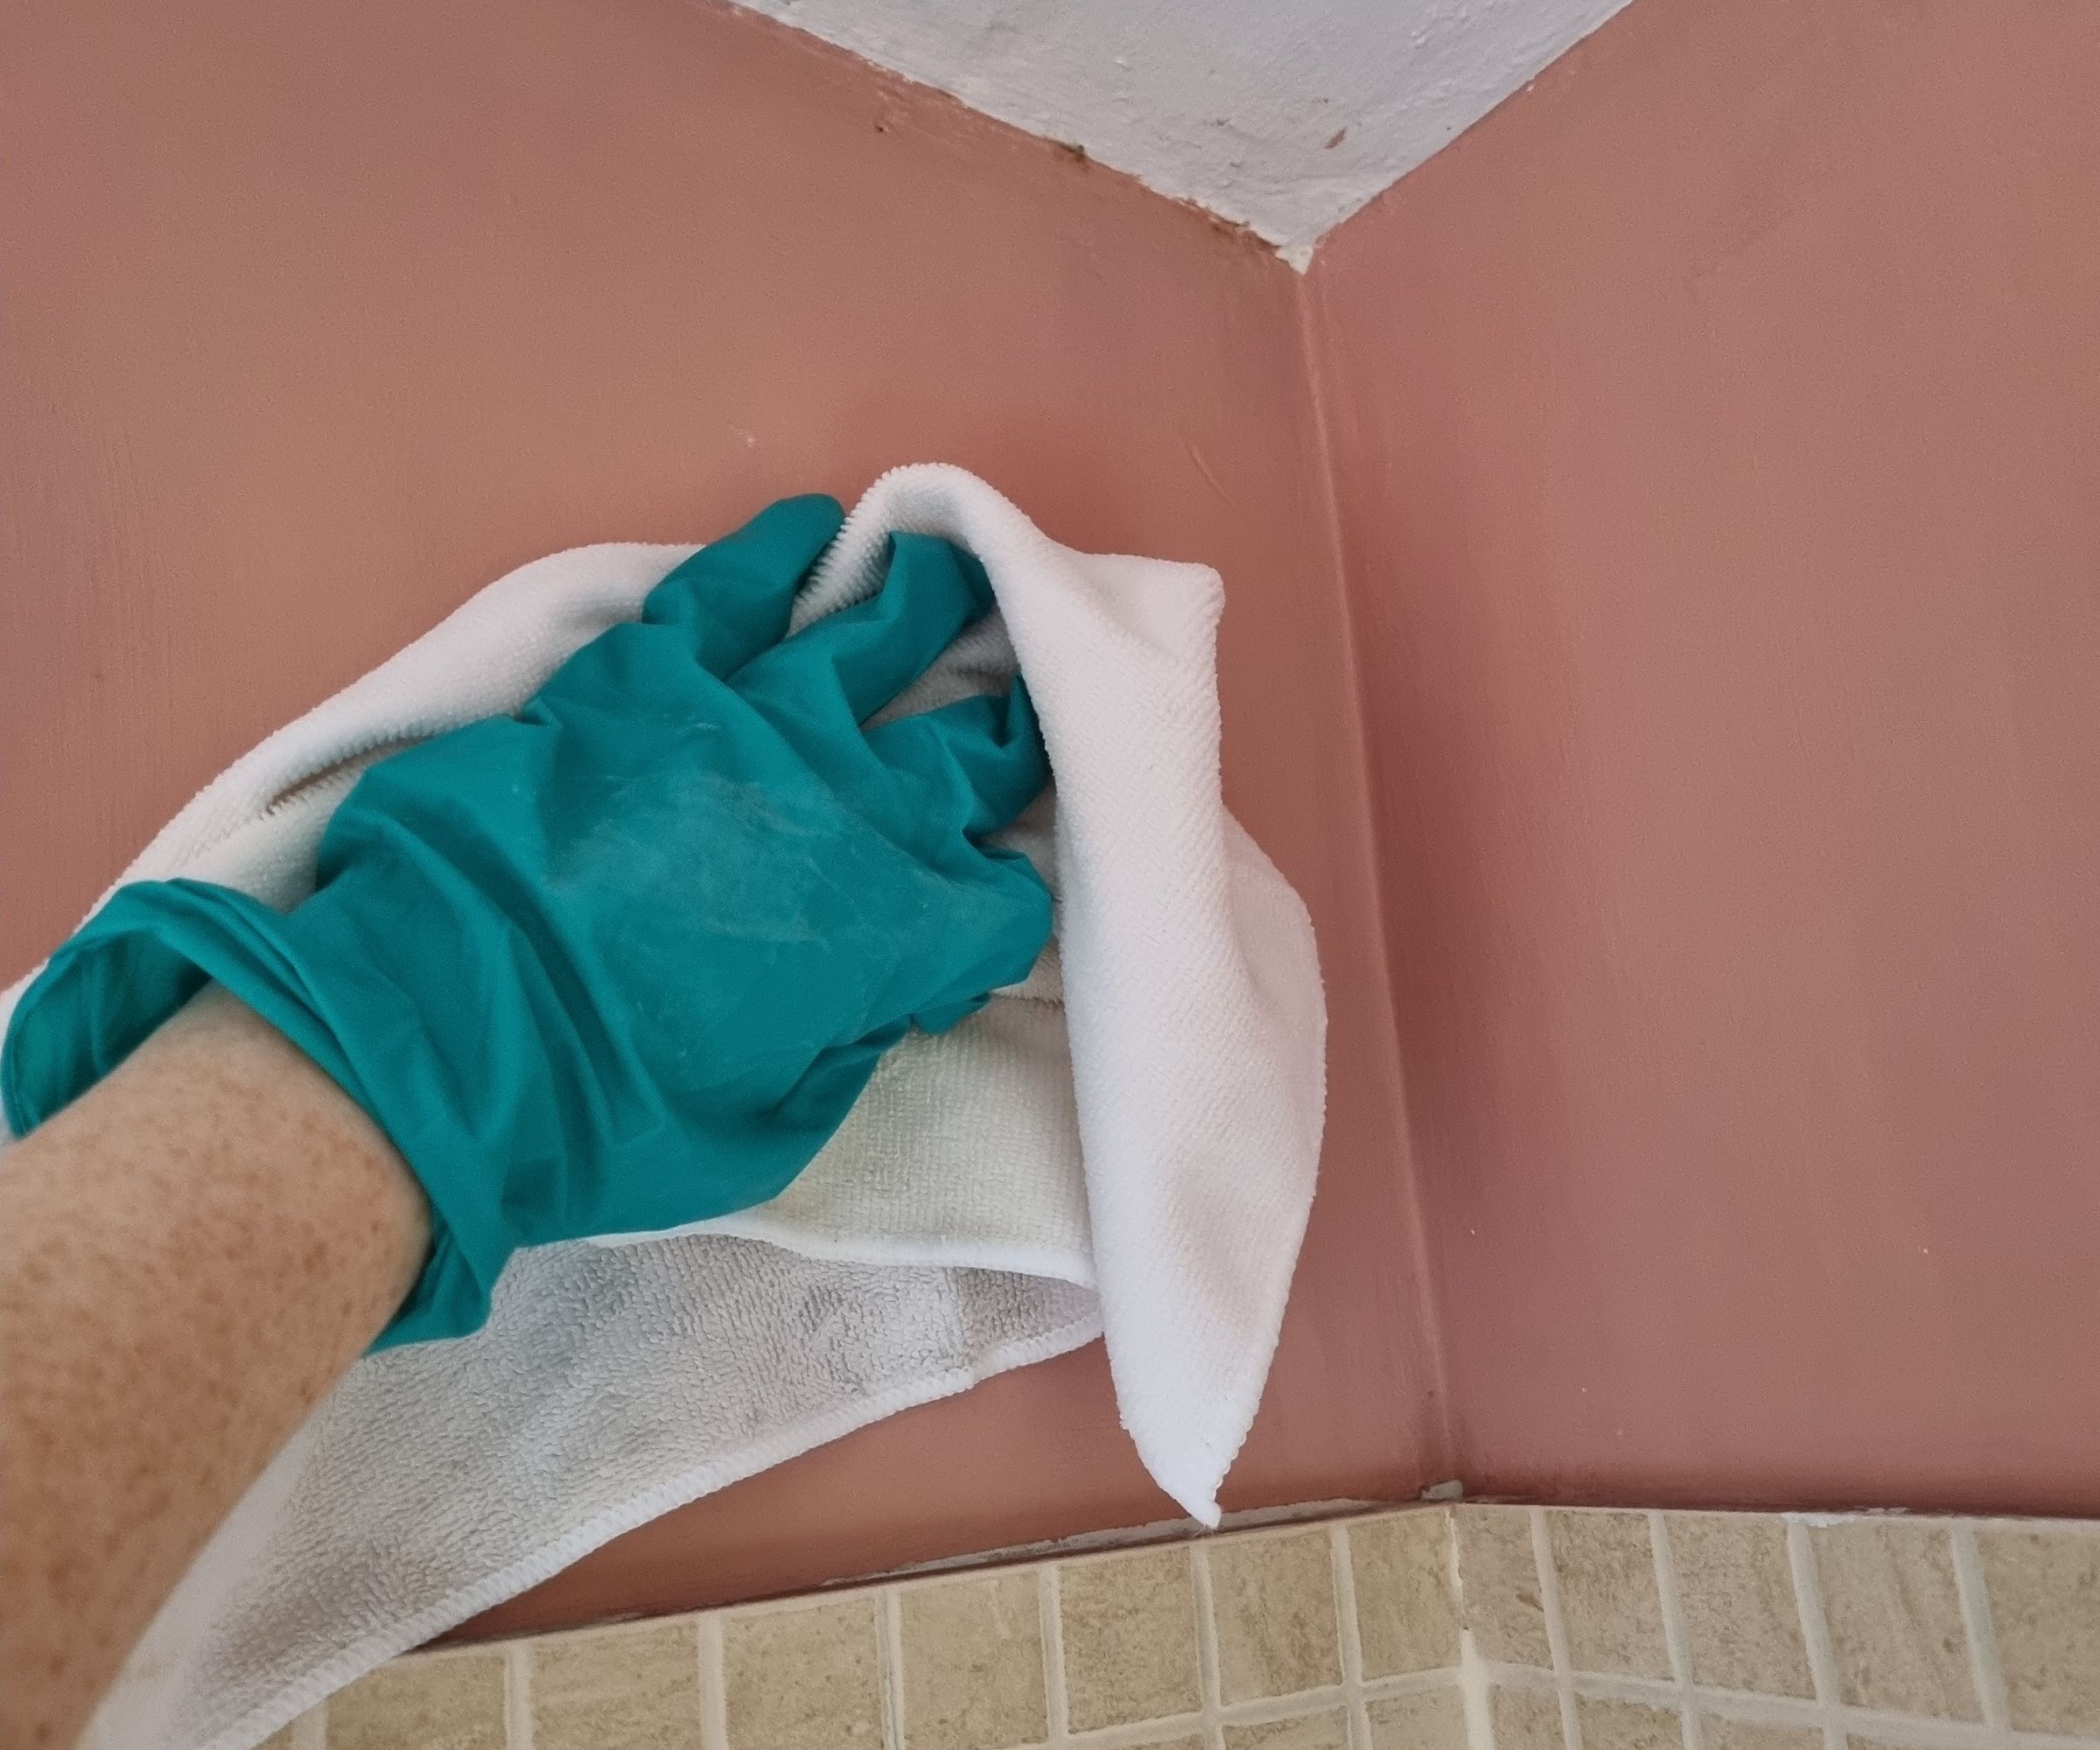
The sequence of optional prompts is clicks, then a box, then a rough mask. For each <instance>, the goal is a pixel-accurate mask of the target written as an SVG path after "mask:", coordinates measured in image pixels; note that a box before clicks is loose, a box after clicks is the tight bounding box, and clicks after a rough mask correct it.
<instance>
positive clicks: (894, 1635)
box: [875, 1586, 905, 1750]
mask: <svg viewBox="0 0 2100 1750" xmlns="http://www.w3.org/2000/svg"><path fill="white" fill-rule="evenodd" d="M875 1630H876V1636H877V1644H876V1649H875V1650H876V1658H875V1665H876V1669H877V1670H879V1672H880V1673H881V1674H882V1739H883V1743H884V1745H885V1746H886V1750H905V1746H904V1607H903V1604H902V1603H901V1601H900V1600H899V1598H898V1595H897V1588H896V1587H895V1586H885V1587H883V1589H882V1590H881V1591H880V1592H879V1593H877V1594H876V1596H875Z"/></svg>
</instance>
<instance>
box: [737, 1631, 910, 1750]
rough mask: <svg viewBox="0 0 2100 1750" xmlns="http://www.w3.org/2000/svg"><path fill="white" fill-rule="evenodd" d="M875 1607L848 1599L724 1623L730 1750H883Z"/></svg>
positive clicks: (880, 1682)
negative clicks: (821, 1749)
mask: <svg viewBox="0 0 2100 1750" xmlns="http://www.w3.org/2000/svg"><path fill="white" fill-rule="evenodd" d="M875 1634H876V1630H875V1601H874V1600H872V1599H869V1598H851V1599H843V1600H840V1601H839V1602H838V1603H837V1604H823V1605H816V1606H813V1607H805V1608H802V1609H798V1610H771V1611H761V1612H753V1613H752V1614H744V1613H742V1612H732V1613H730V1614H727V1615H725V1617H724V1618H723V1621H722V1675H723V1686H724V1690H725V1705H726V1707H727V1711H728V1714H729V1742H730V1747H731V1750H808V1747H809V1746H812V1745H823V1746H826V1747H827V1750H843V1747H846V1746H851V1745H858V1746H862V1747H865V1750H874V1747H875V1746H877V1745H879V1744H880V1743H881V1742H882V1680H881V1676H880V1668H879V1664H878V1663H877V1655H876V1639H875Z"/></svg>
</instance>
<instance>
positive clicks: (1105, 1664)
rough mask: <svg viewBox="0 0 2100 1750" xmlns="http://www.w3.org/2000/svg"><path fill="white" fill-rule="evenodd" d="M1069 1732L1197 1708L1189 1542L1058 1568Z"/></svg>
mask: <svg viewBox="0 0 2100 1750" xmlns="http://www.w3.org/2000/svg"><path fill="white" fill-rule="evenodd" d="M1058 1587H1059V1591H1060V1593H1061V1600H1062V1602H1061V1607H1060V1616H1061V1628H1062V1629H1063V1631H1064V1642H1065V1696H1066V1699H1067V1701H1068V1704H1069V1708H1070V1712H1071V1718H1072V1730H1073V1731H1075V1732H1092V1731H1094V1730H1095V1729H1096V1727H1098V1726H1125V1725H1130V1724H1132V1723H1134V1722H1136V1721H1138V1720H1143V1719H1166V1718H1167V1717H1169V1716H1170V1715H1173V1714H1177V1713H1194V1712H1195V1711H1196V1710H1197V1709H1198V1708H1199V1707H1200V1706H1201V1705H1202V1697H1201V1692H1200V1691H1199V1690H1198V1688H1197V1683H1196V1594H1195V1583H1194V1579H1192V1577H1191V1573H1190V1569H1189V1560H1188V1551H1187V1548H1186V1547H1185V1546H1178V1547H1175V1548H1172V1549H1166V1550H1135V1551H1131V1553H1130V1554H1128V1555H1121V1556H1103V1557H1100V1558H1096V1559H1095V1560H1093V1561H1087V1562H1070V1563H1067V1564H1064V1565H1061V1567H1060V1568H1059V1570H1058Z"/></svg>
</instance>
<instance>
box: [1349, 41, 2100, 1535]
mask: <svg viewBox="0 0 2100 1750" xmlns="http://www.w3.org/2000/svg"><path fill="white" fill-rule="evenodd" d="M2096 90H2100V13H2096V11H2094V9H2093V8H2091V7H2089V6H2086V5H2081V4H2067V0H2003V4H1996V5H1991V6H1974V5H1970V4H1964V0H1843V4H1831V0H1768V4H1760V5H1755V6H1730V5H1713V4H1704V3H1703V0H1637V4H1635V5H1634V6H1633V7H1631V8H1630V9H1629V10H1628V11H1626V12H1624V13H1622V14H1621V15H1620V17H1619V18H1618V19H1617V20H1615V21H1614V23H1613V24H1612V25H1608V26H1607V28H1606V29H1605V30H1604V31H1601V32H1600V33H1599V34H1598V35H1597V36H1595V37H1594V38H1592V39H1590V41H1589V42H1588V43H1586V45H1583V46H1582V47H1580V48H1579V49H1578V50H1577V51H1575V52H1573V53H1572V54H1571V55H1569V56H1568V57H1566V58H1565V59H1564V60H1562V61H1561V62H1559V63H1558V64H1557V65H1556V66H1554V67H1553V68H1552V69H1551V70H1550V71H1549V72H1548V73H1547V74H1546V75H1545V76H1544V77H1543V78H1542V79H1541V80H1540V81H1538V82H1537V86H1536V87H1535V88H1532V89H1530V90H1529V91H1528V92H1526V93H1524V94H1523V95H1519V96H1518V97H1516V98H1515V99H1513V100H1512V101H1511V102H1509V103H1507V104H1505V105H1504V106H1503V107H1502V109H1500V110H1498V111H1497V112H1496V113H1495V114H1494V115H1493V116H1490V117H1489V118H1488V120H1487V121H1486V122H1484V123H1481V125H1480V126H1478V127H1476V128H1475V129H1474V130H1472V131H1471V132H1470V133H1468V134H1467V135H1466V136H1465V137H1462V138H1461V139H1460V140H1459V141H1458V142H1457V143H1456V144H1454V145H1453V146H1452V147H1451V148H1449V149H1448V150H1447V151H1445V152H1444V153H1443V154H1441V155H1440V156H1439V157H1438V158H1434V159H1432V161H1431V162H1430V163H1429V164H1427V165H1425V166H1424V167H1423V168H1422V169H1421V170H1419V171H1418V172H1416V173H1415V174H1413V175H1412V176H1410V177H1409V178H1407V179H1405V180H1404V181H1403V182H1402V183H1400V184H1399V185H1398V186H1396V187H1395V188H1393V189H1392V190H1390V192H1389V193H1387V194H1386V195H1384V196H1383V197H1382V198H1381V200H1378V201H1377V202H1376V203H1375V204H1374V205H1373V206H1372V207H1370V208H1369V209H1367V210H1366V211H1365V212H1364V213H1363V214H1361V215H1359V216H1358V217H1357V218H1355V220H1353V221H1351V222H1350V223H1349V224H1348V225H1347V226H1345V227H1344V228H1341V231H1339V232H1338V233H1337V234H1336V235H1334V236H1332V237H1330V238H1329V239H1328V240H1327V242H1326V243H1324V244H1323V245H1322V247H1321V248H1320V254H1319V256H1318V258H1317V261H1316V264H1315V266H1314V268H1313V273H1312V276H1311V281H1310V285H1309V288H1308V291H1309V299H1310V306H1311V314H1312V319H1313V328H1314V332H1315V333H1316V336H1317V356H1318V360H1319V363H1320V381H1321V389H1322V395H1323V397H1324V401H1325V405H1326V407H1327V411H1328V414H1329V416H1330V419H1331V423H1332V442H1333V448H1334V456H1335V462H1336V485H1337V499H1338V501H1339V503H1340V505H1341V513H1342V526H1343V531H1344V546H1345V556H1346V565H1347V572H1348V586H1349V592H1350V600H1351V604H1352V609H1353V612H1354V613H1355V638H1356V646H1357V649H1358V652H1359V655H1360V657H1361V661H1362V679H1363V697H1364V700H1365V704H1366V707H1367V710H1368V712H1369V728H1370V732H1371V737H1372V740H1373V745H1374V748H1375V758H1376V767H1375V773H1374V780H1375V783H1376V791H1375V795H1376V804H1377V809H1378V814H1379V824H1380V832H1381V839H1380V844H1381V853H1382V857H1383V865H1384V868H1385V871H1386V878H1387V886H1386V915H1387V925H1388V930H1389V935H1390V942H1391V949H1392V968H1393V979H1394V989H1395V995H1396V999H1397V1011H1398V1013H1399V1015H1400V1018H1401V1026H1402V1044H1403V1050H1404V1059H1405V1067H1406V1079H1407V1085H1408V1097H1409V1114H1410V1119H1411V1138H1412V1143H1413V1158H1414V1160H1415V1162H1416V1165H1417V1168H1418V1173H1419V1175H1420V1179H1421V1185H1422V1189H1423V1194H1424V1196H1425V1200H1426V1202H1427V1206H1428V1208H1429V1209H1430V1211H1431V1215H1432V1229H1431V1244H1432V1255H1433V1256H1434V1257H1435V1258H1436V1260H1437V1285H1438V1294H1439V1305H1440V1306H1441V1309H1442V1313H1443V1320H1444V1330H1445V1335H1446V1343H1447V1366H1448V1369H1449V1375H1450V1378H1451V1380H1452V1383H1453V1415H1454V1424H1455V1432H1456V1438H1457V1442H1458V1450H1459V1453H1460V1460H1459V1462H1460V1468H1461V1470H1462V1472H1463V1474H1465V1475H1466V1476H1467V1479H1468V1481H1470V1482H1472V1483H1474V1485H1475V1486H1478V1487H1484V1488H1488V1489H1492V1490H1502V1491H1509V1492H1516V1493H1523V1494H1530V1495H1544V1496H1547V1497H1550V1498H1554V1499H1571V1498H1572V1499H1617V1500H1626V1501H1635V1502H1656V1501H1703V1502H1739V1501H1740V1502H1765V1503H1771V1504H1775V1505H1813V1504H1818V1503H1841V1502H1879V1503H1905V1504H1909V1505H1912V1506H1919V1507H1923V1506H1969V1507H1981V1508H1995V1509H2005V1508H2029V1509H2045V1510H2046V1509H2084V1510H2086V1511H2092V1510H2094V1509H2096V1507H2100V222H2096V216H2095V215H2096V212H2100V207H2096V200H2100V125H2096V121H2095V116H2096V111H2095V109H2094V93H2095V91H2096Z"/></svg>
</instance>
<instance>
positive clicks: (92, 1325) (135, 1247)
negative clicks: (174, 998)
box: [0, 987, 430, 1750]
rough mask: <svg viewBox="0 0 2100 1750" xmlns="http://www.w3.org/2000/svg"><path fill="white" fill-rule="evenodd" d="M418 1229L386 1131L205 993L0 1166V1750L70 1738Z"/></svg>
mask: <svg viewBox="0 0 2100 1750" xmlns="http://www.w3.org/2000/svg"><path fill="white" fill-rule="evenodd" d="M429 1241H430V1216H429V1209H428V1207H427V1205H426V1204H425V1202H424V1201H423V1191H422V1188H421V1187H419V1186H418V1185H417V1184H416V1180H414V1178H413V1177H412V1176H411V1175H410V1174H409V1171H408V1169H407V1168H406V1167H405V1166H402V1161H401V1158H400V1157H399V1156H398V1155H397V1154H396V1153H395V1152H394V1148H393V1145H391V1144H390V1143H388V1140H387V1138H385V1136H384V1135H382V1134H381V1131H379V1130H378V1129H377V1127H375V1126H374V1124H372V1122H371V1120H370V1119H369V1118H367V1117H366V1116H365V1115H364V1113H363V1112H362V1111H361V1110H360V1109H359V1108H358V1107H357V1106H356V1105H355V1104H354V1103H352V1102H351V1100H350V1099H349V1098H348V1097H347V1096H346V1095H344V1094H343V1092H342V1091H341V1090H340V1089H338V1088H337V1087H336V1085H335V1083H334V1082H332V1081H330V1080H329V1079H328V1077H327V1076H325V1075H323V1074H322V1073H321V1071H320V1070H319V1069H318V1068H316V1067H315V1066H314V1065H313V1064H312V1063H311V1061H308V1060H307V1059H306V1058H305V1057H304V1055H303V1054H301V1053H300V1052H299V1051H298V1050H297V1048H296V1047H293V1046H291V1045H290V1043H289V1042H288V1041H286V1040H284V1038H283V1036H282V1035H281V1034H279V1033H276V1031H275V1030H274V1029H273V1028H271V1027H270V1026H268V1025H267V1024H266V1023H264V1022H263V1021H262V1020H260V1019H257V1018H256V1017H255V1015H254V1014H252V1013H251V1012H249V1011H248V1009H246V1008H245V1007H243V1006H242V1005H241V1004H239V1003H237V1002H235V1000H234V999H233V998H231V997H228V996H227V995H225V994H224V993H223V992H221V991H218V990H217V989H216V988H215V987H214V989H212V990H210V991H207V992H206V993H205V995H203V996H202V997H200V998H198V999H197V1001H195V1002H194V1003H193V1004H191V1005H190V1006H189V1007H188V1008H186V1010H184V1011H183V1012H182V1013H180V1014H179V1015H178V1016H176V1017H175V1019H172V1021H170V1022H169V1023H168V1024H167V1025H166V1026H164V1027H163V1028H162V1029H161V1030H160V1031H159V1032H158V1033H156V1034H155V1035H154V1036H153V1038H152V1039H151V1040H148V1041H147V1043H146V1044H145V1045H144V1047H141V1048H140V1049H139V1050H138V1051H137V1053H135V1054H133V1055H132V1057H131V1058H130V1060H129V1061H127V1062H125V1063H124V1064H123V1066H122V1067H121V1068H118V1069H117V1070H116V1072H115V1073H114V1074H113V1075H110V1076H109V1077H108V1078H107V1079H106V1080H105V1081H103V1082H101V1083H100V1084H99V1085H98V1086H96V1087H95V1089H92V1090H90V1091H89V1092H88V1094H87V1095H85V1096H82V1097H81V1099H80V1100H79V1101H77V1102H75V1103H73V1105H72V1106H70V1107H68V1108H67V1109H66V1110H64V1111H63V1112H60V1113H59V1115H58V1116H57V1117H54V1118H52V1120H51V1121H50V1122H49V1123H48V1124H45V1125H44V1126H43V1127H42V1128H41V1129H39V1130H38V1131H35V1132H34V1133H33V1134H32V1135H31V1136H29V1137H27V1138H25V1139H24V1140H23V1141H22V1142H20V1143H18V1145H15V1146H14V1147H12V1148H11V1149H9V1150H8V1151H7V1152H6V1153H5V1155H4V1156H0V1478H4V1484H0V1750H41V1747H44V1746H51V1747H54V1750H57V1747H66V1746H70V1745H71V1744H73V1741H74V1740H76V1739H77V1738H78V1737H79V1735H80V1733H81V1730H82V1729H83V1728H84V1727H85V1726H86V1723H87V1719H88V1715H89V1713H90V1712H92V1711H93V1709H94V1706H95V1702H96V1701H97V1700H98V1699H99V1698H100V1697H101V1695H102V1691H104V1690H105V1689H106V1688H107V1687H108V1685H109V1682H110V1680H111V1679H112V1678H113V1677H115V1676H116V1670H117V1667H118V1666H119V1665H120V1664H122V1663H123V1658H124V1656H125V1655H126V1654H127V1653H128V1652H130V1649H131V1647H132V1645H133V1643H134V1642H136V1641H137V1639H138V1637H139V1635H141V1634H143V1633H144V1630H145V1628H146V1625H147V1623H148V1622H149V1621H151V1619H152V1616H153V1614H154V1612H155V1611H156V1610H157V1609H158V1607H159V1606H160V1604H161V1601H162V1600H164V1599H165V1597H166V1596H167V1594H168V1593H169V1592H170V1591H172V1589H173V1587H174V1586H175V1583H176V1581H177V1580H179V1579H180V1578H181V1577H182V1574H183V1572H184V1570H185V1569H186V1567H187V1566H188V1565H189V1563H190V1561H191V1558H193V1557H194V1556H195V1555H196V1553H197V1551H198V1550H199V1549H200V1547H201V1546H202V1545H203V1544H204V1542H205V1540H206V1539H207V1537H209V1536H210V1535H211V1533H212V1532H213V1531H214V1530H215V1529H216V1528H217V1526H218V1524H219V1523H220V1521H221V1520H222V1519H223V1518H224V1517H225V1516H226V1515H227V1513H228V1511H229V1510H230V1509H232V1507H233V1505H234V1503H235V1501H237V1500H238V1499H239V1498H240V1496H241V1495H242V1492H243V1491H244V1490H245V1489H246V1488H247V1487H248V1483H249V1482H250V1481H253V1480H254V1478H255V1475H256V1474H257V1473H259V1472H260V1471H261V1470H262V1467H264V1466H265V1465H266V1464H267V1463H269V1460H270V1459H271V1457H272V1456H274V1455H275V1453H276V1451H277V1450H278V1448H279V1447H281V1446H283V1444H284V1442H285V1440H286V1439H289V1438H290V1435H291V1433H292V1432H293V1431H294V1430H295V1429H297V1426H298V1425H299V1424H300V1423H301V1422H302V1421H303V1420H304V1418H305V1417H306V1416H307V1414H308V1412H309V1411H311V1410H312V1408H313V1406H314V1405H315V1404H318V1402H319V1401H320V1399H321V1398H322V1397H324V1396H325V1395H326V1393H327V1392H328V1390H329V1389H330V1388H331V1387H332V1386H333V1385H334V1383H335V1382H336V1381H337V1380H338V1379H339V1378H340V1377H341V1376H342V1375H343V1374H344V1372H345V1371H346V1370H347V1369H348V1368H349V1367H350V1365H351V1363H352V1362H354V1361H355V1360H356V1359H357V1358H358V1356H359V1355H361V1354H362V1353H363V1352H364V1350H365V1348H366V1346H367V1344H369V1343H370V1342H371V1341H372V1339H373V1338H374V1336H375V1335H377V1334H378V1333H379V1330H380V1328H381V1326H383V1325H384V1324H385V1323H386V1321H387V1320H388V1318H389V1317H391V1316H392V1314H393V1313H394V1310H395V1307H396V1306H399V1305H400V1304H401V1302H402V1299H403V1298H404V1297H405V1296H406V1295H407V1293H408V1292H409V1289H410V1287H412V1286H413V1285H414V1283H415V1280H416V1272H417V1271H418V1270H419V1269H420V1268H421V1266H422V1262H423V1254H424V1252H425V1250H426V1249H427V1247H428V1245H429Z"/></svg>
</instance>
